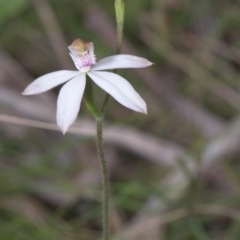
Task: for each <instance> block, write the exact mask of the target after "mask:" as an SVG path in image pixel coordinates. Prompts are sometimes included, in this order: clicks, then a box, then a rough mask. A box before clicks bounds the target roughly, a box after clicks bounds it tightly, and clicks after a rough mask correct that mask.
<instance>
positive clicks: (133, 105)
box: [87, 71, 147, 113]
mask: <svg viewBox="0 0 240 240" xmlns="http://www.w3.org/2000/svg"><path fill="white" fill-rule="evenodd" d="M87 74H88V75H89V77H90V78H91V79H92V80H93V81H94V82H95V83H96V84H97V85H98V86H99V87H101V88H102V89H103V90H105V91H106V92H107V93H109V94H110V95H111V96H112V97H113V98H115V99H116V100H117V101H118V102H119V103H121V104H122V105H124V106H125V107H127V108H130V109H132V110H134V111H137V112H143V113H147V106H146V103H145V101H144V100H143V99H142V98H141V97H140V95H139V94H138V93H137V92H136V91H135V90H134V89H133V87H132V86H131V84H130V83H129V82H128V81H127V80H126V79H124V78H123V77H121V76H119V75H117V74H115V73H109V72H98V71H96V72H95V71H94V72H89V73H87Z"/></svg>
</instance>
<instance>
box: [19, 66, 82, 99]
mask: <svg viewBox="0 0 240 240" xmlns="http://www.w3.org/2000/svg"><path fill="white" fill-rule="evenodd" d="M78 74H79V71H68V70H61V71H57V72H52V73H48V74H45V75H43V76H41V77H39V78H37V79H36V80H35V81H33V82H32V83H31V84H29V85H28V86H27V88H26V89H25V90H24V91H23V92H22V94H23V95H34V94H39V93H42V92H46V91H48V90H49V89H51V88H54V87H56V86H58V85H60V84H62V83H64V82H66V81H68V80H70V79H71V78H73V77H75V76H77V75H78Z"/></svg>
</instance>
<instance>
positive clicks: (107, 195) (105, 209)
mask: <svg viewBox="0 0 240 240" xmlns="http://www.w3.org/2000/svg"><path fill="white" fill-rule="evenodd" d="M96 122H97V149H98V156H99V160H100V163H101V168H102V175H103V207H102V211H103V212H102V217H103V240H109V200H110V181H109V174H108V168H107V163H106V160H105V154H104V149H103V134H102V125H103V118H98V119H96Z"/></svg>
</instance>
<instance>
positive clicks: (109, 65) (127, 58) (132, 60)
mask: <svg viewBox="0 0 240 240" xmlns="http://www.w3.org/2000/svg"><path fill="white" fill-rule="evenodd" d="M151 65H152V62H149V61H148V60H147V59H145V58H141V57H136V56H132V55H127V54H119V55H114V56H110V57H106V58H103V59H102V60H100V61H99V62H97V63H96V64H95V65H93V66H92V71H96V70H107V69H118V68H144V67H148V66H151Z"/></svg>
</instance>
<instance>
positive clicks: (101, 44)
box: [0, 0, 240, 240]
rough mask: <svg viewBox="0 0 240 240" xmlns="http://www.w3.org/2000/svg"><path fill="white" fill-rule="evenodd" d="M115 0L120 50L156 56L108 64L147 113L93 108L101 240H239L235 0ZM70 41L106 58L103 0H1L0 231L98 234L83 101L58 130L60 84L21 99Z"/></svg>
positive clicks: (8, 238) (78, 237)
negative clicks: (101, 113) (104, 173)
mask: <svg viewBox="0 0 240 240" xmlns="http://www.w3.org/2000/svg"><path fill="white" fill-rule="evenodd" d="M125 4H126V13H125V27H124V30H125V32H124V43H123V48H122V52H123V53H128V54H134V55H137V56H142V57H145V58H147V59H149V60H150V61H152V62H154V63H155V64H154V65H153V66H152V67H150V68H147V69H140V70H136V69H130V70H129V69H126V70H120V71H119V74H121V75H122V76H123V77H125V78H126V79H128V80H129V82H131V84H132V85H133V86H134V88H135V89H136V90H137V91H138V92H139V93H140V95H141V96H142V97H143V98H144V99H145V101H146V102H147V105H148V115H147V116H145V115H143V114H140V113H135V112H132V111H130V110H128V109H126V108H124V107H122V106H121V105H120V104H118V103H117V102H115V101H114V100H112V99H111V101H110V104H109V107H108V109H107V113H106V119H105V125H104V128H105V132H104V139H105V148H106V155H107V160H108V163H109V169H110V174H111V184H112V201H111V204H112V206H111V214H110V218H111V221H110V223H111V232H112V239H115V240H118V239H119V240H120V239H123V240H125V239H128V240H129V239H131V240H135V239H136V240H145V239H151V240H160V239H164V240H195V239H196V240H210V239H213V240H239V239H240V176H239V173H240V161H239V156H240V147H239V146H240V115H239V110H240V28H239V26H240V14H239V13H240V2H239V1H234V0H218V1H209V0H202V1H197V0H192V1H190V0H185V1H183V0H182V1H181V0H148V1H146V0H131V1H125ZM79 37H80V38H82V39H85V40H88V41H92V42H93V43H94V46H95V53H96V55H97V59H101V58H103V57H106V56H109V55H113V54H114V52H115V47H116V24H115V13H114V1H113V0H111V1H110V0H105V1H93V0H92V1H90V0H85V1H84V0H82V1H80V0H68V1H66V0H32V1H30V0H0V84H1V88H0V107H1V108H0V109H1V111H0V133H1V134H0V153H1V159H0V165H1V167H0V240H32V239H34V240H92V239H100V238H101V172H100V166H99V163H98V159H97V153H96V147H95V140H94V136H95V130H94V127H95V124H94V119H93V118H92V117H91V115H90V114H89V113H88V111H87V109H86V107H85V105H84V103H82V107H81V111H80V113H79V117H78V120H77V122H76V123H75V124H74V126H73V127H72V128H71V131H70V132H69V133H67V134H66V135H65V136H62V134H61V133H60V131H59V130H58V129H57V128H56V126H55V110H56V98H57V94H58V91H59V87H58V88H56V89H54V90H53V91H49V92H47V93H44V94H41V95H39V96H29V97H26V96H22V95H21V92H22V91H23V89H24V88H25V87H26V86H27V85H28V84H29V83H30V82H32V81H33V80H34V79H35V78H37V77H39V76H41V75H43V74H46V73H48V72H52V71H57V70H61V69H69V70H74V65H73V63H72V62H71V59H70V57H69V56H68V49H67V46H68V45H70V44H71V43H72V41H73V40H75V39H77V38H79ZM94 93H95V99H96V102H97V103H98V104H99V106H100V105H101V103H102V101H103V98H104V95H105V94H104V92H103V91H102V90H100V89H99V88H98V87H96V86H94Z"/></svg>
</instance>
